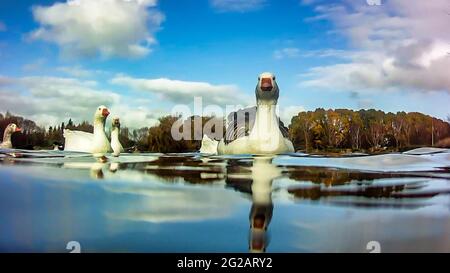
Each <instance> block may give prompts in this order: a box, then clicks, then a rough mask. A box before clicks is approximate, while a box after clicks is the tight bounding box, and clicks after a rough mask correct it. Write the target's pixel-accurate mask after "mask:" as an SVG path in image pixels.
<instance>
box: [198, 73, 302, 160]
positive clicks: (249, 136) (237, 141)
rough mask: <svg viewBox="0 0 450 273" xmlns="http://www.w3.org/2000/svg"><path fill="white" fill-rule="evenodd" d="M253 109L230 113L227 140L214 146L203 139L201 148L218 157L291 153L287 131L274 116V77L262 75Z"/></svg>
mask: <svg viewBox="0 0 450 273" xmlns="http://www.w3.org/2000/svg"><path fill="white" fill-rule="evenodd" d="M255 94H256V102H257V106H256V107H251V108H246V109H242V110H239V111H237V112H234V113H231V114H230V115H229V117H228V125H227V131H226V136H225V138H224V139H222V140H220V142H218V143H217V144H215V143H214V142H212V141H211V140H210V139H204V141H203V142H202V148H203V146H204V145H205V147H208V148H205V149H204V150H208V151H209V153H212V151H213V150H214V149H213V148H211V146H214V145H215V146H216V147H217V150H216V153H218V154H280V153H287V152H294V146H293V145H292V142H291V141H290V140H289V139H288V134H287V129H286V128H285V127H284V125H283V123H282V122H281V121H280V120H279V118H278V117H277V115H276V107H277V101H278V96H279V90H278V85H277V83H276V81H275V76H274V75H273V74H271V73H262V74H261V75H260V76H259V78H258V84H257V86H256V90H255Z"/></svg>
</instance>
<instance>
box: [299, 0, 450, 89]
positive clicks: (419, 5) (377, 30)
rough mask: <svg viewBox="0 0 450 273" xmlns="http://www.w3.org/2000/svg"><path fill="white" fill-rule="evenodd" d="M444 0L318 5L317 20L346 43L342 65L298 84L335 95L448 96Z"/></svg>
mask: <svg viewBox="0 0 450 273" xmlns="http://www.w3.org/2000/svg"><path fill="white" fill-rule="evenodd" d="M448 9H449V5H448V1H447V0H436V1H432V2H430V1H427V2H425V1H408V0H391V1H382V5H381V6H370V5H367V4H366V3H365V1H358V2H350V1H348V2H345V3H344V4H331V5H317V6H316V7H315V10H316V12H317V14H318V15H317V16H316V17H315V18H316V19H318V20H321V19H326V20H330V21H331V22H333V23H334V25H335V26H336V31H335V33H338V34H341V35H344V36H345V37H347V38H349V40H350V42H351V44H352V47H353V50H348V51H347V53H345V54H341V56H342V57H344V58H347V59H348V60H347V61H346V62H340V63H337V64H333V65H325V66H318V67H314V68H312V69H311V70H310V71H309V72H308V73H306V74H305V75H303V76H306V78H305V80H304V81H303V82H302V85H306V86H316V87H323V88H330V89H335V90H359V89H367V90H380V89H382V90H388V89H408V90H418V91H431V90H436V91H447V92H450V77H448V73H447V70H448V67H450V55H449V54H448V53H449V52H450V32H449V31H448V20H449V15H448V14H447V12H446V11H448Z"/></svg>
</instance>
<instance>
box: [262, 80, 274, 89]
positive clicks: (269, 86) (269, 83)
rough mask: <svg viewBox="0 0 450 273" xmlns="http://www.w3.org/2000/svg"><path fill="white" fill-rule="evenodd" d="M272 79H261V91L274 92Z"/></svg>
mask: <svg viewBox="0 0 450 273" xmlns="http://www.w3.org/2000/svg"><path fill="white" fill-rule="evenodd" d="M272 89H273V85H272V79H271V78H262V79H261V90H262V91H272Z"/></svg>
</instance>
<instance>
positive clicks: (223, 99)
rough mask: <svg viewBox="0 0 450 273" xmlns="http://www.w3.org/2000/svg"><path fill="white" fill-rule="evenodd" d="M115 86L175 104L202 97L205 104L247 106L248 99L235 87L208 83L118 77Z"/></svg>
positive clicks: (113, 80) (189, 101)
mask: <svg viewBox="0 0 450 273" xmlns="http://www.w3.org/2000/svg"><path fill="white" fill-rule="evenodd" d="M111 82H112V83H113V84H119V85H125V86H128V87H130V88H132V89H134V90H139V91H147V92H151V93H153V94H156V95H158V96H159V97H160V98H162V99H168V100H170V101H172V102H174V103H186V104H187V103H191V102H193V100H194V97H202V98H203V104H217V105H220V106H223V105H227V104H232V105H234V104H239V103H240V104H246V103H247V102H248V101H247V100H248V99H247V98H246V97H245V96H244V95H243V94H241V93H240V91H239V89H238V87H237V86H235V85H213V84H210V83H207V82H193V81H180V80H171V79H166V78H160V79H138V78H132V77H128V76H117V77H115V78H114V79H112V81H111Z"/></svg>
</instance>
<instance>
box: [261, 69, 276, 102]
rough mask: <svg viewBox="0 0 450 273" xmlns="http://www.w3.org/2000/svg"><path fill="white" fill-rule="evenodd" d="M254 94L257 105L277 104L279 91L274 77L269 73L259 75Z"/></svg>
mask: <svg viewBox="0 0 450 273" xmlns="http://www.w3.org/2000/svg"><path fill="white" fill-rule="evenodd" d="M255 94H256V101H257V103H258V104H259V103H266V104H277V101H278V96H279V90H278V85H277V82H276V78H275V75H274V74H272V73H269V72H264V73H262V74H260V75H259V77H258V84H257V85H256V90H255Z"/></svg>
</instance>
